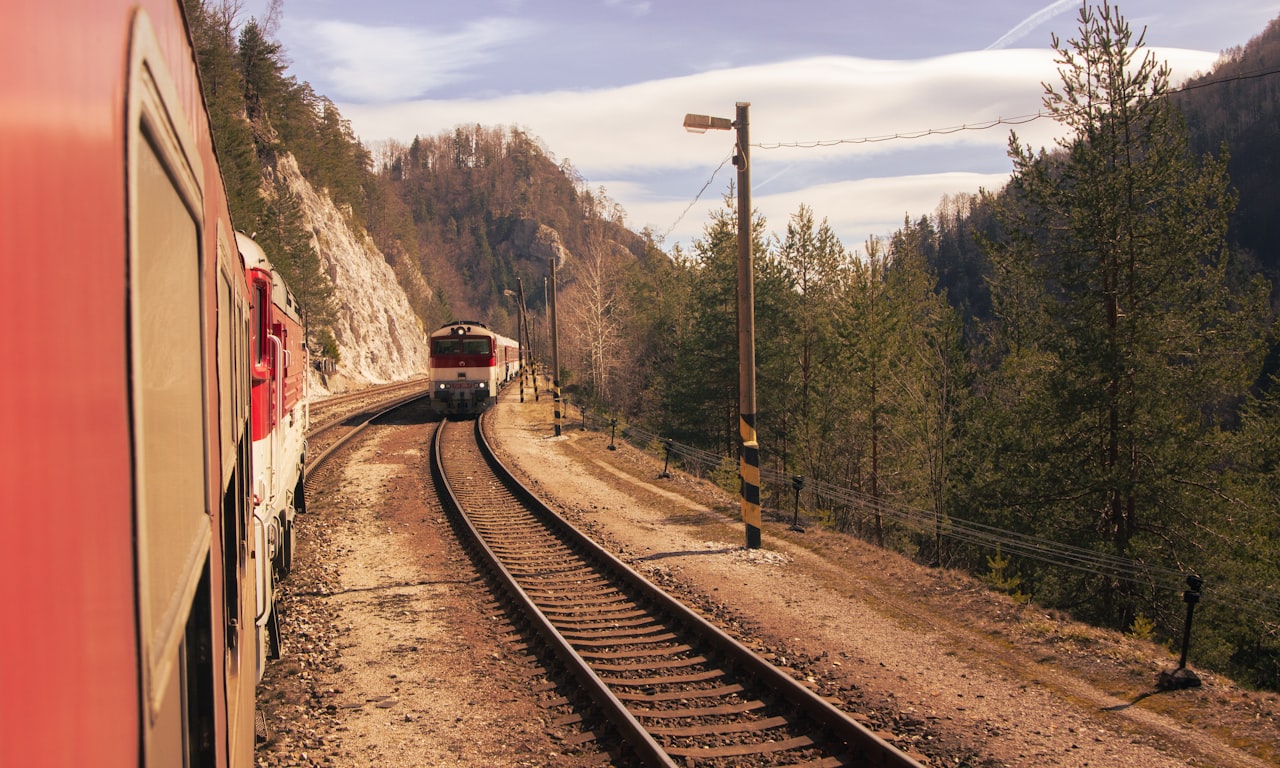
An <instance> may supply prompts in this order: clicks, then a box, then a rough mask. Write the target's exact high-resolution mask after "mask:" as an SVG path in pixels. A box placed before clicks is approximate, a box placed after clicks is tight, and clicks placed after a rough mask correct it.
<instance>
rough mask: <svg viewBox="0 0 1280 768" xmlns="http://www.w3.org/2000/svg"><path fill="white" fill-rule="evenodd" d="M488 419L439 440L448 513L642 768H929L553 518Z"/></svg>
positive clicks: (455, 426)
mask: <svg viewBox="0 0 1280 768" xmlns="http://www.w3.org/2000/svg"><path fill="white" fill-rule="evenodd" d="M484 419H485V417H483V416H482V417H481V419H479V420H477V421H476V422H474V425H473V424H472V423H470V422H449V421H444V422H441V424H440V425H439V427H438V428H437V429H436V431H435V434H434V437H433V439H432V461H431V466H432V474H433V478H434V481H435V483H436V486H437V489H438V491H439V494H440V498H441V501H442V503H444V504H445V506H446V508H448V509H450V512H451V514H453V515H454V516H455V518H456V522H457V523H458V527H459V528H460V529H461V530H463V531H467V532H469V533H470V535H471V537H472V541H471V542H470V544H469V547H470V548H471V550H472V552H473V556H474V557H476V559H477V561H478V562H479V563H480V565H481V568H482V570H484V571H486V572H487V573H489V574H490V575H491V577H492V579H493V580H494V581H495V584H496V586H497V587H498V591H499V592H500V593H501V595H503V596H504V598H505V599H507V600H509V601H510V602H511V603H512V604H514V605H516V606H518V607H519V610H520V611H521V612H523V613H524V615H525V616H526V618H527V620H528V622H529V625H530V626H531V627H532V628H533V629H534V631H535V632H536V633H537V634H538V635H539V636H540V638H541V639H542V640H543V641H544V642H545V643H546V644H547V645H548V646H549V647H550V648H551V649H552V652H553V653H554V654H555V656H556V657H557V658H558V659H559V662H560V664H562V665H563V667H564V668H565V669H566V670H568V671H569V672H570V673H571V674H572V676H573V677H574V679H575V682H576V684H577V686H579V688H580V689H581V690H582V691H583V692H584V693H585V694H586V695H587V696H588V697H589V698H590V700H591V701H592V702H593V703H594V704H595V706H596V708H597V710H598V713H599V715H600V716H601V717H603V718H605V719H607V720H608V722H609V723H611V724H612V727H613V728H614V729H616V731H617V732H618V733H619V734H620V735H621V736H622V737H623V738H624V740H625V742H626V744H627V747H628V749H629V753H630V754H631V755H632V756H633V757H634V758H635V759H636V760H637V761H638V762H640V763H643V764H645V765H655V766H677V765H680V766H686V767H687V766H716V767H717V768H721V767H730V766H733V767H737V766H742V767H746V766H753V767H757V766H796V767H799V766H806V767H810V768H819V767H828V766H884V767H888V766H895V767H896V766H903V767H905V766H915V767H917V768H918V767H919V765H920V764H919V763H918V762H916V761H915V760H914V759H912V758H911V757H909V756H908V755H906V754H905V753H903V752H901V751H899V750H897V749H896V748H894V747H893V746H891V745H890V744H888V743H887V742H886V741H884V740H883V739H881V738H879V737H878V736H876V735H875V734H874V733H872V732H871V731H869V730H867V729H866V728H865V727H863V726H862V725H861V724H859V723H858V722H856V721H855V720H853V719H852V718H850V717H849V716H848V715H846V714H845V713H844V712H842V711H840V710H839V709H837V708H836V707H834V706H833V705H832V704H831V703H829V702H828V701H826V700H825V699H823V698H821V697H819V696H817V695H816V694H815V693H813V692H812V691H811V690H809V689H808V688H806V687H804V686H803V685H801V684H800V683H799V682H797V681H796V680H795V679H793V678H792V677H790V676H789V675H787V674H786V673H785V672H783V671H781V670H779V669H778V668H777V667H774V666H773V665H772V664H770V663H769V662H768V661H766V660H764V659H763V658H761V657H760V656H758V655H756V654H755V653H753V652H751V651H750V650H749V649H747V648H746V647H745V646H743V645H741V644H740V643H738V642H737V641H735V640H734V639H732V638H731V637H729V636H728V635H726V634H725V633H723V632H722V631H720V630H719V629H718V628H716V627H715V626H714V625H711V624H710V623H708V622H707V621H706V620H704V619H703V618H702V617H701V616H699V615H698V614H697V613H695V612H693V611H692V610H690V609H689V608H687V607H686V606H684V605H683V604H681V603H679V602H678V601H676V600H674V599H673V598H671V597H669V596H668V595H666V594H665V593H664V592H662V591H661V590H660V589H658V588H657V587H656V586H654V585H653V584H651V583H650V582H649V581H647V580H646V579H645V578H644V577H642V576H640V575H639V574H638V573H636V572H635V571H633V570H632V569H630V568H628V567H627V566H626V565H625V564H623V563H622V562H621V561H619V560H617V559H616V558H614V557H613V556H612V555H611V554H609V553H608V552H606V551H604V550H603V549H601V548H600V547H599V546H598V545H596V544H595V543H594V542H592V541H591V540H590V539H589V538H588V537H586V536H585V535H583V534H582V533H580V532H579V531H577V530H576V529H575V528H573V527H572V526H571V525H569V524H568V523H567V522H565V521H564V520H563V519H562V518H560V517H559V516H558V515H556V514H555V513H554V512H553V511H552V510H550V509H549V508H547V507H546V506H545V505H544V504H542V503H541V502H540V501H539V500H538V499H537V498H536V497H535V496H534V495H533V494H532V493H531V492H530V491H529V490H528V489H527V488H525V487H524V486H523V485H521V484H520V483H519V482H518V481H517V480H515V479H514V477H512V475H511V474H510V473H509V472H507V471H506V470H505V469H504V468H503V467H502V466H501V464H500V462H498V461H497V459H496V458H495V456H494V454H493V451H492V450H491V449H490V448H489V446H488V444H487V442H486V440H485V438H484V434H483V432H484V430H483V424H484Z"/></svg>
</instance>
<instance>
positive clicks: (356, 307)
mask: <svg viewBox="0 0 1280 768" xmlns="http://www.w3.org/2000/svg"><path fill="white" fill-rule="evenodd" d="M277 172H278V173H279V178H280V181H283V183H285V184H288V185H289V188H290V189H291V190H292V191H293V193H294V194H295V195H297V197H298V200H299V202H300V203H301V205H302V211H303V217H304V219H305V222H306V226H307V227H308V228H309V229H310V231H311V237H312V243H313V244H314V245H315V248H316V252H317V253H319V254H320V260H321V263H322V264H323V265H324V268H325V270H327V271H328V273H329V279H330V280H332V281H333V287H334V303H335V305H336V307H337V311H338V320H337V322H336V323H334V326H333V335H334V337H335V338H336V339H337V342H338V346H339V348H340V350H341V355H342V359H341V361H340V362H339V363H338V370H337V373H336V374H333V375H330V376H327V377H323V378H321V377H319V376H318V375H317V376H316V380H315V381H314V382H313V383H314V384H315V385H316V386H317V387H318V388H319V389H320V390H321V391H341V390H345V389H351V388H356V387H361V386H365V385H368V384H380V383H385V382H389V381H399V380H403V379H407V378H411V377H413V376H415V375H420V374H425V373H426V370H427V334H426V331H424V330H423V328H422V323H421V322H420V321H419V320H418V317H417V315H415V314H414V313H413V309H412V308H411V307H410V306H409V300H408V298H407V297H406V296H405V292H404V289H402V288H401V287H400V283H399V282H398V281H397V280H396V276H395V273H394V271H393V270H392V269H391V266H390V265H389V264H387V260H386V258H385V257H384V256H383V254H382V252H381V251H380V250H378V247H377V246H376V245H374V242H373V239H372V238H370V237H369V235H368V234H367V233H365V232H354V231H352V229H351V227H350V225H349V224H348V222H347V218H346V217H345V216H344V215H343V212H342V211H341V210H340V209H339V208H338V207H337V206H336V205H334V203H333V201H332V200H331V199H330V198H329V196H328V194H327V193H321V192H318V191H317V190H316V189H315V188H313V187H312V186H311V184H310V182H308V181H307V180H306V179H305V178H303V176H302V173H301V171H300V170H299V169H298V164H297V161H296V160H294V158H293V156H292V155H284V156H282V157H281V158H280V160H279V164H278V166H277ZM313 391H316V390H315V389H313Z"/></svg>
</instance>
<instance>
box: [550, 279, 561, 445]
mask: <svg viewBox="0 0 1280 768" xmlns="http://www.w3.org/2000/svg"><path fill="white" fill-rule="evenodd" d="M549 298H550V302H551V390H552V396H553V398H554V399H555V412H556V419H555V421H556V437H559V436H560V327H559V325H558V324H557V322H556V257H555V256H552V257H551V293H550V295H549Z"/></svg>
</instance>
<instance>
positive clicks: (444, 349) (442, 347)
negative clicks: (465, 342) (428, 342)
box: [434, 339, 462, 355]
mask: <svg viewBox="0 0 1280 768" xmlns="http://www.w3.org/2000/svg"><path fill="white" fill-rule="evenodd" d="M435 342H436V343H435V350H434V352H435V354H437V355H456V354H458V353H459V352H461V351H462V342H461V341H459V340H458V339H436V340H435Z"/></svg>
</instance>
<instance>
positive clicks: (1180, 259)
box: [186, 0, 1280, 690]
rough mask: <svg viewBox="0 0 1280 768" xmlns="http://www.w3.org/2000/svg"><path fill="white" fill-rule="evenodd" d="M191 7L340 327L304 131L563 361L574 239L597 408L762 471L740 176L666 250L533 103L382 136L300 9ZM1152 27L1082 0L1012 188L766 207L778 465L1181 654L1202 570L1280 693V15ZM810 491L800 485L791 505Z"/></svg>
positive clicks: (945, 562) (1223, 629)
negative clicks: (450, 126)
mask: <svg viewBox="0 0 1280 768" xmlns="http://www.w3.org/2000/svg"><path fill="white" fill-rule="evenodd" d="M186 1H187V10H188V16H189V19H190V21H191V25H192V31H193V36H194V38H195V40H196V42H197V46H198V48H199V56H200V64H201V72H202V77H203V80H204V84H205V90H206V100H207V101H208V103H209V105H210V110H211V112H212V113H213V117H214V121H215V126H214V129H215V136H216V140H217V146H218V151H219V157H220V161H221V163H222V167H223V174H224V177H225V179H226V183H227V186H228V188H229V190H230V192H231V198H232V206H233V217H234V218H235V221H236V222H237V226H238V227H239V228H240V229H243V230H245V231H255V232H257V233H258V239H259V240H260V242H262V244H263V246H264V248H266V249H267V251H268V253H269V254H271V255H272V257H273V259H275V260H277V261H278V262H279V263H280V264H281V267H282V269H283V270H285V271H286V276H287V277H288V279H289V282H290V284H291V285H293V286H294V287H295V290H296V291H297V293H298V294H299V296H300V298H301V300H302V301H303V304H304V306H305V307H306V308H307V309H308V312H309V315H310V317H311V318H313V319H314V321H315V322H314V324H313V325H314V328H315V329H316V335H315V336H314V337H313V339H312V342H313V345H316V346H323V345H324V343H325V340H324V338H323V325H324V318H325V317H327V316H329V314H330V313H331V312H332V311H333V310H332V307H331V303H332V300H331V295H332V291H333V287H332V286H331V285H329V284H328V282H327V278H325V276H324V274H323V272H322V271H321V270H320V269H319V268H318V256H317V254H315V253H314V251H313V250H312V248H311V246H310V238H309V237H308V235H307V232H306V229H305V227H304V226H303V225H302V223H301V221H300V218H299V211H298V209H297V204H296V201H292V200H291V198H290V196H289V194H288V192H287V190H285V189H282V188H281V186H282V185H279V184H276V183H275V181H274V179H275V174H274V171H273V168H274V163H275V162H276V160H277V158H278V157H279V156H280V155H281V154H282V153H284V152H289V153H292V154H293V155H294V156H295V157H296V158H297V159H298V162H299V164H300V165H301V167H302V168H303V170H304V172H305V173H306V175H307V176H308V178H309V179H311V180H312V182H313V184H315V185H316V186H317V187H325V188H327V189H328V190H329V193H330V194H331V195H332V196H333V197H334V199H335V201H336V202H338V203H340V204H341V205H342V206H344V210H346V211H348V212H349V216H350V219H351V224H352V225H353V226H354V227H357V228H363V229H365V230H367V231H368V232H369V233H370V234H371V235H372V236H373V237H374V239H375V240H376V241H377V242H378V243H379V245H380V247H381V249H382V251H383V253H384V254H385V256H386V258H387V260H388V262H389V263H391V264H392V266H393V267H394V268H395V270H396V273H397V275H398V277H399V278H400V280H401V283H402V284H403V285H404V287H405V290H406V293H407V294H408V295H409V297H410V301H411V303H412V305H413V307H414V309H415V311H416V312H417V313H418V314H419V316H420V317H421V318H422V319H423V321H424V325H425V326H426V327H435V326H436V325H438V324H439V323H441V322H444V321H445V320H448V319H452V318H455V317H456V318H468V319H472V318H474V319H480V320H486V321H488V322H490V323H491V325H493V326H494V327H495V328H496V329H497V330H499V331H500V332H502V333H505V334H507V335H509V336H515V335H516V316H517V314H518V311H517V306H516V302H514V301H513V300H512V297H511V296H509V295H507V291H510V290H511V289H512V288H514V287H516V286H517V285H519V286H521V289H522V290H523V292H524V295H525V297H526V303H527V309H528V311H529V316H530V317H531V318H533V319H534V322H533V323H532V325H533V326H534V327H533V328H531V331H532V333H531V336H532V338H533V349H534V352H535V353H536V354H538V355H539V357H542V358H544V359H545V356H546V349H547V343H546V337H547V328H546V327H545V325H546V320H545V317H546V315H545V311H544V308H545V296H546V293H545V290H544V287H543V285H544V281H545V278H546V275H547V271H548V269H547V267H548V264H547V259H548V258H553V259H556V263H557V268H558V269H559V270H560V272H559V279H558V314H559V317H560V363H561V370H560V378H561V380H562V381H563V382H564V383H565V384H566V385H567V387H568V389H569V390H570V392H571V396H572V397H573V398H574V399H575V401H577V402H585V403H590V404H591V406H592V407H593V408H594V409H595V410H596V411H598V412H599V413H600V414H603V415H605V416H606V417H607V418H608V417H616V418H619V419H620V420H621V421H622V422H623V423H624V424H630V425H634V426H635V427H636V428H637V430H638V431H640V432H642V433H644V434H653V435H661V436H662V437H663V438H671V439H673V440H674V441H676V442H677V443H679V444H681V445H683V446H688V447H689V448H690V449H695V450H699V451H705V452H708V453H709V454H711V455H713V456H723V457H727V463H728V464H729V465H731V466H732V462H733V461H736V459H734V458H732V457H734V455H735V454H736V451H737V450H738V446H737V440H738V412H737V411H738V392H737V386H738V384H737V382H738V378H737V365H738V363H737V336H736V298H735V296H736V277H737V271H736V270H737V267H736V259H737V216H738V211H737V210H736V209H735V206H736V202H735V201H736V195H735V194H734V191H733V190H732V189H730V190H728V191H727V192H726V194H725V196H724V204H723V206H722V207H721V208H719V209H718V210H717V212H716V213H715V214H714V215H712V216H711V217H710V218H709V220H708V221H707V222H705V224H704V227H703V230H702V234H701V236H700V237H698V238H697V239H696V240H695V241H694V242H693V244H692V245H691V246H690V247H689V248H688V249H687V250H685V249H679V248H676V249H672V250H671V252H667V251H664V249H663V248H662V244H661V242H659V241H658V240H657V239H656V238H655V237H653V236H652V234H651V233H648V232H641V233H633V232H630V231H628V230H627V229H626V227H625V226H624V220H625V216H624V212H623V211H621V210H620V209H619V208H618V206H617V205H616V204H615V203H613V202H612V201H611V200H609V198H608V196H607V194H606V192H605V191H604V190H602V189H595V190H593V189H591V188H590V187H589V185H588V184H587V183H586V181H585V180H584V179H582V178H581V177H580V176H579V174H578V173H577V172H576V171H575V170H574V169H573V168H572V166H570V165H569V164H568V163H564V162H557V161H556V159H555V157H554V155H553V154H552V153H551V151H550V150H549V149H548V148H547V147H545V146H543V145H542V144H541V143H540V142H539V140H538V139H537V138H536V137H533V136H530V135H528V134H527V133H526V132H524V131H522V130H520V129H518V128H514V127H486V126H480V125H471V126H459V127H457V128H456V129H455V130H454V131H452V132H450V133H447V134H443V135H439V136H433V137H426V136H419V137H415V138H414V139H413V140H412V141H411V142H410V143H408V144H407V145H402V144H389V145H387V146H383V147H379V148H377V151H372V150H370V149H369V148H367V147H365V146H364V145H363V144H362V143H361V142H360V140H359V139H358V138H357V137H356V136H355V135H354V134H353V132H352V131H351V128H350V126H349V125H348V124H347V123H346V122H345V121H344V120H343V118H342V117H341V115H340V114H339V113H338V110H337V109H336V107H335V106H334V105H333V104H332V103H331V102H329V101H328V100H327V99H325V98H324V97H323V96H320V95H318V94H315V93H314V92H313V91H312V90H311V88H310V86H308V85H307V84H306V83H299V82H297V81H296V80H295V79H294V78H292V77H287V76H285V75H284V71H285V69H286V67H285V63H284V61H285V60H284V52H283V51H282V50H281V47H280V45H279V44H278V43H276V42H274V41H273V40H272V34H271V33H272V22H271V18H270V16H271V14H269V15H268V16H269V18H268V19H267V20H263V21H259V20H256V19H254V20H249V21H245V22H239V21H237V19H236V15H235V11H236V9H235V6H234V4H232V3H228V2H223V3H222V4H217V3H215V2H214V1H213V0H186ZM1142 37H1143V36H1142V33H1141V31H1137V32H1135V31H1134V30H1132V29H1131V28H1130V26H1129V24H1128V22H1127V21H1126V20H1125V19H1124V18H1123V17H1121V16H1120V15H1119V13H1118V12H1117V11H1116V10H1115V9H1114V8H1113V7H1111V6H1109V5H1106V4H1103V5H1100V6H1090V5H1084V6H1082V7H1081V9H1080V12H1079V17H1078V32H1077V34H1076V35H1075V36H1073V37H1072V38H1071V39H1069V40H1059V39H1054V40H1053V41H1052V45H1053V49H1054V52H1055V55H1056V57H1057V59H1058V64H1059V71H1060V73H1061V80H1060V81H1059V82H1054V83H1046V84H1045V88H1044V93H1043V107H1044V110H1045V111H1046V112H1048V113H1049V114H1051V116H1052V118H1053V119H1054V120H1056V121H1058V122H1059V123H1060V124H1061V125H1062V126H1063V127H1064V128H1066V129H1067V130H1066V132H1065V134H1064V138H1063V139H1061V140H1060V141H1059V142H1058V144H1057V145H1055V146H1053V147H1049V148H1046V149H1038V148H1032V147H1030V146H1027V145H1024V144H1023V143H1022V142H1021V141H1020V140H1019V138H1018V136H1017V135H1016V134H1014V135H1011V136H1010V138H1009V145H1008V155H1009V159H1010V163H1011V172H1012V176H1011V180H1010V182H1009V183H1008V185H1007V186H1006V187H1005V188H1003V189H1000V190H990V191H985V192H982V193H980V194H977V195H964V194H957V195H954V196H950V197H948V198H946V199H944V200H943V201H941V203H940V204H939V206H938V208H937V209H936V210H935V211H933V212H930V213H923V214H919V215H915V214H913V215H909V216H907V217H905V218H904V220H903V222H902V226H901V227H900V228H899V229H898V230H897V231H896V232H894V233H892V234H891V235H886V236H883V237H879V236H873V237H870V238H869V239H867V240H866V241H865V242H863V243H858V244H848V243H842V242H841V241H840V240H839V239H838V238H837V237H836V236H835V234H834V233H833V232H832V230H831V228H830V227H829V226H828V224H827V223H826V221H825V220H824V219H823V218H822V212H820V211H815V210H813V209H811V208H810V207H809V206H801V207H800V208H799V210H797V211H795V212H794V213H793V214H792V215H791V216H790V217H789V220H788V221H786V222H767V221H765V220H764V219H763V218H761V217H760V216H759V215H758V214H756V213H755V212H749V213H750V214H751V223H752V227H751V231H752V237H753V252H754V254H755V273H754V280H755V297H756V304H755V317H756V368H757V374H756V375H757V402H758V406H757V430H758V432H759V442H760V445H761V455H762V458H761V464H762V467H764V468H767V469H770V470H772V471H773V472H774V474H775V475H777V476H780V477H784V478H785V477H787V476H789V475H798V476H803V477H804V478H806V482H807V485H806V488H808V489H810V490H809V492H807V493H806V495H805V496H804V501H803V503H804V509H805V513H806V516H807V517H808V518H809V519H811V520H816V521H820V522H821V523H823V524H825V525H828V526H830V527H832V528H834V529H837V530H840V531H844V532H847V533H848V534H849V535H853V536H859V537H862V538H865V539H867V540H869V541H873V542H876V543H879V544H882V545H884V546H890V547H894V548H896V549H898V550H900V551H903V552H906V553H907V554H909V555H911V556H912V557H915V558H916V559H918V560H919V561H920V562H922V563H926V564H928V565H932V566H936V567H947V568H961V569H966V570H969V571H971V572H973V573H975V574H977V575H979V576H983V577H985V578H987V580H988V581H989V582H991V583H992V584H993V585H994V586H995V587H997V588H1001V589H1005V590H1006V591H1009V592H1011V593H1014V594H1015V596H1016V597H1017V598H1018V599H1029V600H1033V601H1035V602H1036V603H1037V604H1040V605H1043V606H1046V607H1052V608H1056V609H1061V610H1065V611H1069V612H1070V613H1071V614H1072V615H1073V616H1075V617H1076V618H1079V619H1082V620H1086V621H1091V622H1094V623H1096V624H1098V625H1100V626H1106V627H1112V628H1116V629H1119V630H1122V631H1127V632H1134V633H1138V634H1142V635H1144V636H1152V637H1154V638H1156V639H1159V640H1162V641H1166V642H1168V643H1169V644H1170V646H1171V647H1174V648H1175V649H1176V647H1177V644H1178V643H1179V642H1180V640H1181V631H1182V622H1183V618H1184V615H1185V603H1184V602H1183V598H1184V595H1183V593H1184V591H1185V590H1187V589H1188V583H1187V577H1189V576H1194V577H1198V578H1199V579H1201V580H1202V582H1203V587H1202V593H1203V598H1202V599H1201V601H1200V602H1199V603H1198V605H1197V608H1196V610H1197V617H1196V626H1195V633H1196V634H1195V641H1194V648H1193V653H1192V661H1193V663H1194V664H1195V665H1198V666H1201V667H1207V668H1212V669H1215V670H1217V671H1221V672H1223V673H1227V674H1230V675H1231V676H1233V677H1234V678H1236V679H1237V680H1239V681H1241V682H1243V683H1245V684H1249V685H1253V686H1258V687H1263V688H1269V689H1272V690H1280V591H1278V590H1280V386H1278V385H1277V381H1276V378H1275V377H1276V375H1277V372H1278V371H1280V339H1278V338H1277V333H1276V331H1277V324H1276V320H1277V315H1276V308H1277V306H1278V305H1280V302H1278V299H1277V292H1276V285H1277V284H1280V224H1277V222H1280V211H1277V210H1276V209H1277V208H1278V207H1280V200H1278V199H1277V196H1276V195H1275V193H1274V191H1273V190H1272V189H1271V186H1272V184H1271V182H1272V180H1273V179H1274V178H1276V176H1277V172H1276V169H1277V165H1278V164H1280V136H1278V135H1277V132H1280V60H1278V59H1280V21H1278V22H1273V23H1272V24H1271V25H1270V26H1269V27H1268V29H1266V30H1265V31H1264V32H1262V33H1261V34H1260V35H1259V36H1258V37H1257V38H1255V39H1254V40H1252V41H1250V42H1249V43H1248V44H1247V45H1244V46H1241V47H1240V48H1238V49H1233V50H1230V51H1226V52H1224V54H1223V56H1222V58H1221V61H1220V62H1219V64H1218V66H1217V67H1215V69H1214V71H1213V72H1211V73H1209V74H1207V75H1204V76H1203V77H1199V78H1197V79H1195V80H1193V81H1191V82H1189V83H1186V84H1174V83H1171V82H1170V77H1169V71H1168V69H1167V67H1165V66H1164V65H1163V63H1161V62H1160V61H1158V60H1157V59H1156V58H1155V57H1154V56H1153V55H1152V54H1151V53H1150V51H1148V50H1147V49H1146V47H1145V46H1144V43H1143V39H1142ZM538 321H541V325H539V322H538ZM330 341H331V339H330ZM727 485H729V487H730V488H731V489H734V490H736V479H734V478H730V479H729V481H728V483H727ZM817 489H838V492H836V491H835V490H831V491H830V492H823V493H819V492H818V490H817ZM790 494H791V491H790V488H789V487H782V486H776V485H775V486H773V487H767V488H766V499H765V503H766V507H767V508H772V509H774V510H777V511H778V513H779V514H781V513H782V510H785V511H786V512H787V513H789V512H790V509H791V507H790V501H791V498H792V497H791V495H790Z"/></svg>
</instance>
